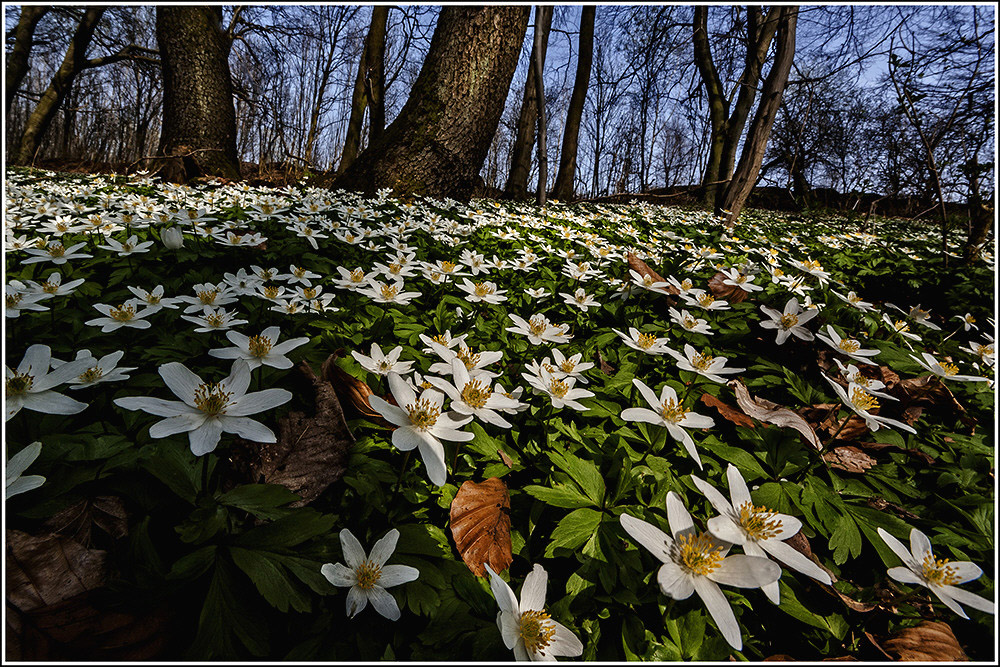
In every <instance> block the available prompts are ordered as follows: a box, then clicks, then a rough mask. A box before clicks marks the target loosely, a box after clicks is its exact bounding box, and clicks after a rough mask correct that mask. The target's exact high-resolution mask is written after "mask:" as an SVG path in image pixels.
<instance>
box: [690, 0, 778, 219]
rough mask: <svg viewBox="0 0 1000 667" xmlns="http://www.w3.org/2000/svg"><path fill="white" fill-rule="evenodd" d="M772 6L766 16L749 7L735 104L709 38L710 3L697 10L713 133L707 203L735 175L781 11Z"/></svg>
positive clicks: (697, 44) (699, 60)
mask: <svg viewBox="0 0 1000 667" xmlns="http://www.w3.org/2000/svg"><path fill="white" fill-rule="evenodd" d="M777 9H778V8H777V7H772V8H771V9H770V10H769V11H768V13H767V17H766V18H764V16H763V12H762V10H761V8H760V7H749V8H747V43H746V55H745V57H744V66H743V72H742V73H741V75H740V87H739V92H738V93H737V96H736V101H735V104H733V103H732V100H730V99H729V98H727V97H726V93H725V90H724V88H723V86H722V80H721V79H720V78H719V74H718V71H717V70H716V69H715V63H714V61H713V59H712V50H711V46H710V44H709V41H708V7H706V6H698V7H695V11H694V31H693V34H692V42H693V44H694V60H695V64H696V65H697V66H698V72H699V74H700V75H701V80H702V83H703V84H704V86H705V92H706V93H707V95H708V109H709V123H710V124H711V128H712V134H711V143H710V145H709V153H708V161H707V164H706V167H705V173H704V176H703V178H702V186H703V188H704V197H705V203H707V204H708V205H710V206H714V205H715V203H716V202H715V200H716V198H717V195H718V193H719V192H720V191H721V190H723V189H725V187H726V184H727V182H728V181H729V179H730V178H731V177H732V174H733V165H734V163H735V161H736V153H737V148H738V146H739V142H740V137H741V136H742V134H743V128H744V127H745V125H746V121H747V118H748V117H749V114H750V110H751V109H752V108H753V104H754V100H755V98H756V95H757V87H758V85H759V83H760V75H761V71H762V69H763V67H764V61H765V59H766V58H767V52H768V49H769V48H770V47H771V42H772V41H773V38H774V34H775V31H776V30H777V27H778V19H779V17H780V16H781V14H782V13H781V12H778V11H777Z"/></svg>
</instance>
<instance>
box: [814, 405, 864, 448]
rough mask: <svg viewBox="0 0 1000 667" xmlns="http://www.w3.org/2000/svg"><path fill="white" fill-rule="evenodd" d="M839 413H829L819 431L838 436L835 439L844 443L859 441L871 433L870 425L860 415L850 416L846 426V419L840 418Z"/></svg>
mask: <svg viewBox="0 0 1000 667" xmlns="http://www.w3.org/2000/svg"><path fill="white" fill-rule="evenodd" d="M838 407H839V406H838ZM838 412H839V411H834V412H832V413H829V414H828V416H827V418H826V419H824V420H823V422H822V423H821V424H820V425H819V427H818V429H817V430H820V431H826V432H827V433H829V434H831V435H836V437H835V438H834V439H835V440H840V441H843V442H850V441H852V440H857V439H858V438H860V437H861V436H863V435H865V434H866V433H868V432H869V429H868V423H867V422H866V421H865V420H864V418H863V417H861V416H860V415H855V414H852V415H850V416H849V417H847V423H846V424H844V419H841V418H840V417H839V415H838ZM873 414H874V412H873Z"/></svg>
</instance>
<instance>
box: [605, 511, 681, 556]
mask: <svg viewBox="0 0 1000 667" xmlns="http://www.w3.org/2000/svg"><path fill="white" fill-rule="evenodd" d="M618 521H619V522H620V523H621V525H622V528H624V529H625V532H626V533H628V534H629V536H631V537H632V539H634V540H635V541H636V542H638V543H639V544H641V545H642V546H644V547H646V549H648V550H649V551H650V553H652V554H653V555H654V556H656V557H657V558H659V559H660V560H661V561H662V562H664V563H669V562H671V560H670V550H669V549H670V543H671V539H670V536H669V535H667V534H666V533H664V532H663V531H662V530H660V529H659V528H657V527H656V526H654V525H653V524H651V523H648V522H646V521H643V520H642V519H637V518H635V517H634V516H632V515H631V514H622V515H621V516H619V517H618Z"/></svg>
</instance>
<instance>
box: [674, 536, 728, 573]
mask: <svg viewBox="0 0 1000 667" xmlns="http://www.w3.org/2000/svg"><path fill="white" fill-rule="evenodd" d="M676 548H677V550H678V555H679V558H678V560H680V563H678V564H679V565H680V566H681V567H683V568H684V569H686V570H688V571H689V572H691V573H693V574H700V575H702V576H705V575H706V574H711V573H712V572H714V571H715V570H717V569H718V567H719V566H720V565H721V564H722V558H723V556H722V547H720V546H716V544H715V542H713V541H712V538H711V536H710V535H709V534H708V533H698V534H697V535H695V534H687V535H681V536H679V537H678V538H677V542H676Z"/></svg>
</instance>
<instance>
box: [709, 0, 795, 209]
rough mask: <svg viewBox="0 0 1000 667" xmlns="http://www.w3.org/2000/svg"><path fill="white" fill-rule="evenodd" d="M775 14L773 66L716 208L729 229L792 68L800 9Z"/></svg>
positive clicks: (749, 185)
mask: <svg viewBox="0 0 1000 667" xmlns="http://www.w3.org/2000/svg"><path fill="white" fill-rule="evenodd" d="M775 12H776V13H777V18H778V20H779V24H778V45H777V49H776V52H775V56H774V63H773V64H772V65H771V71H770V72H768V74H767V78H766V79H765V80H764V89H763V91H762V93H761V100H760V105H759V106H758V107H757V113H756V114H754V117H753V122H751V123H750V130H749V131H748V132H747V138H746V141H745V142H744V144H743V151H742V152H741V153H740V161H739V164H738V165H737V166H736V171H735V172H734V173H733V178H732V180H730V181H729V184H728V185H727V186H726V189H725V191H724V192H723V193H722V199H721V201H720V202H718V203H717V205H716V213H717V214H722V212H723V211H727V213H726V224H727V225H728V226H730V227H732V226H733V224H735V222H736V219H737V218H738V217H739V214H740V211H741V210H743V205H744V204H745V203H746V200H747V197H749V196H750V191H751V190H752V189H753V186H754V185H755V184H756V183H757V175H758V174H759V173H760V165H761V164H762V163H763V161H764V153H765V151H766V150H767V139H768V137H769V136H770V134H771V126H772V125H774V118H775V116H776V115H777V114H778V107H780V106H781V96H782V94H784V92H785V86H786V85H787V84H788V73H789V71H790V70H791V68H792V58H793V57H794V56H795V24H796V22H797V20H798V14H799V8H798V7H794V6H788V5H783V6H781V7H775V8H772V9H771V13H775ZM769 18H770V16H769Z"/></svg>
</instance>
